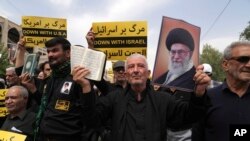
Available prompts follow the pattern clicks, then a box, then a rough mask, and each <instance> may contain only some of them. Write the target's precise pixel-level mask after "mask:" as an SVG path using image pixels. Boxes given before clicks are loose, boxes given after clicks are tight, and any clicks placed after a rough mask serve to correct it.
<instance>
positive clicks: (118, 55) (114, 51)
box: [98, 47, 147, 60]
mask: <svg viewBox="0 0 250 141" xmlns="http://www.w3.org/2000/svg"><path fill="white" fill-rule="evenodd" d="M98 50H100V51H102V52H104V53H105V54H106V57H107V59H108V60H126V58H127V57H128V56H130V55H131V54H134V53H138V54H141V55H144V56H146V54H147V48H146V47H136V48H105V49H98Z"/></svg>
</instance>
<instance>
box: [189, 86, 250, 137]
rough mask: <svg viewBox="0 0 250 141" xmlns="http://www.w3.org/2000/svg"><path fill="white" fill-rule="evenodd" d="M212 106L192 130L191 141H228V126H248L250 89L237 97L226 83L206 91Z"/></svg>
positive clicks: (249, 118)
mask: <svg viewBox="0 0 250 141" xmlns="http://www.w3.org/2000/svg"><path fill="white" fill-rule="evenodd" d="M208 96H209V97H210V99H211V103H212V106H211V107H210V108H209V110H208V112H207V114H206V117H205V119H204V120H203V121H202V122H200V123H199V124H197V125H195V127H194V128H193V141H196V140H200V141H201V140H202V141H204V140H205V141H229V125H230V124H250V87H249V88H248V90H247V92H246V93H245V94H244V95H243V96H242V97H239V96H238V95H237V94H236V93H234V92H232V91H231V90H230V89H229V88H228V85H227V83H226V82H224V83H223V84H222V85H219V86H218V87H215V88H212V89H210V90H208Z"/></svg>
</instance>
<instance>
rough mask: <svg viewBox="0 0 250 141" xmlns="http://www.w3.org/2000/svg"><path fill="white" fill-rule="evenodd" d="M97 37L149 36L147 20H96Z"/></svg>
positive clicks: (94, 24) (94, 29)
mask: <svg viewBox="0 0 250 141" xmlns="http://www.w3.org/2000/svg"><path fill="white" fill-rule="evenodd" d="M92 28H93V31H94V33H95V36H96V38H99V37H125V36H126V37H127V36H147V22H146V21H127V22H96V23H93V24H92Z"/></svg>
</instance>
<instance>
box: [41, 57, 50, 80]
mask: <svg viewBox="0 0 250 141" xmlns="http://www.w3.org/2000/svg"><path fill="white" fill-rule="evenodd" d="M39 69H40V73H39V74H38V78H39V79H46V78H47V77H49V76H50V73H51V68H50V66H49V62H48V61H45V62H43V63H41V65H40V67H39Z"/></svg>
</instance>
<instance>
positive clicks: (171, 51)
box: [170, 50, 190, 55]
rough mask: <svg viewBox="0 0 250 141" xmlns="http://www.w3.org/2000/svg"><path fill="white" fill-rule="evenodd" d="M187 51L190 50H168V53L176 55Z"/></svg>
mask: <svg viewBox="0 0 250 141" xmlns="http://www.w3.org/2000/svg"><path fill="white" fill-rule="evenodd" d="M188 52H190V51H185V50H170V54H171V55H175V54H176V53H177V54H178V55H185V54H186V53H188Z"/></svg>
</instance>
